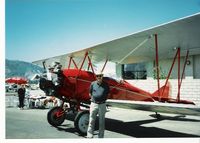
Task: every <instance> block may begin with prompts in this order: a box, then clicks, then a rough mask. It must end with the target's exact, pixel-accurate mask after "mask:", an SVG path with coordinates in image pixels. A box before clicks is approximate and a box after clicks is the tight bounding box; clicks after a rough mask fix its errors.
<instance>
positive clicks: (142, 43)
mask: <svg viewBox="0 0 200 143" xmlns="http://www.w3.org/2000/svg"><path fill="white" fill-rule="evenodd" d="M151 37H152V35H150V36H149V37H147V38H146V39H144V41H142V42H141V43H140V44H139V45H137V47H135V48H134V49H133V50H132V51H131V52H129V53H128V54H127V55H125V56H124V57H123V58H122V59H121V60H120V61H119V63H118V64H120V63H122V62H123V61H124V60H125V59H126V58H127V57H128V56H130V55H131V54H132V53H133V52H135V51H136V50H137V49H138V48H139V47H141V46H142V45H144V44H145V43H146V42H147V41H148V40H149V39H150V38H151Z"/></svg>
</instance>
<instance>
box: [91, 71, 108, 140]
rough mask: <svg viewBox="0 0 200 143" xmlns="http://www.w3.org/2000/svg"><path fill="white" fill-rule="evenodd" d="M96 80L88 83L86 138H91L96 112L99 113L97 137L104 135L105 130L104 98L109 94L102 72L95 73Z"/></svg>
mask: <svg viewBox="0 0 200 143" xmlns="http://www.w3.org/2000/svg"><path fill="white" fill-rule="evenodd" d="M96 78H97V80H96V81H94V82H92V83H91V85H90V91H89V95H90V97H91V104H90V118H89V125H88V131H87V138H93V133H94V127H95V120H96V116H97V114H98V115H99V134H98V137H99V138H103V137H104V130H105V113H106V103H105V102H106V100H107V98H108V94H109V90H110V89H109V86H108V84H107V83H105V82H104V81H103V73H102V72H98V73H97V74H96Z"/></svg>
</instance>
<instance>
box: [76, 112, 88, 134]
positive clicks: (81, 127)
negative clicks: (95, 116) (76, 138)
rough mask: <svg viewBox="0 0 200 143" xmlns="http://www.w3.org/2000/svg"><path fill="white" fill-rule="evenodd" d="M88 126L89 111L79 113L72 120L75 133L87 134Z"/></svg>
mask: <svg viewBox="0 0 200 143" xmlns="http://www.w3.org/2000/svg"><path fill="white" fill-rule="evenodd" d="M88 124H89V111H87V110H85V111H81V112H79V113H78V114H77V115H76V117H75V120H74V126H75V128H76V129H77V132H78V133H79V134H81V135H86V134H87V129H88Z"/></svg>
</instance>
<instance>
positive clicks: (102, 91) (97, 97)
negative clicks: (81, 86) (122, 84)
mask: <svg viewBox="0 0 200 143" xmlns="http://www.w3.org/2000/svg"><path fill="white" fill-rule="evenodd" d="M109 90H110V89H109V86H108V84H107V83H105V82H102V83H101V84H99V83H98V82H97V81H94V82H92V83H91V85H90V94H91V101H92V102H104V101H106V99H107V98H108V93H109Z"/></svg>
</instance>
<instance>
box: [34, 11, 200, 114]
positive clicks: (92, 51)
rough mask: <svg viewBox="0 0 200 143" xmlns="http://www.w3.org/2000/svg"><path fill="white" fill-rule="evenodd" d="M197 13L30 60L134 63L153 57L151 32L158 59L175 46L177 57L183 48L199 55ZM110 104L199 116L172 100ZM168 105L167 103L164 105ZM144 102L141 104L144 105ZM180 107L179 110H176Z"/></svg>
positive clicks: (199, 19) (65, 64)
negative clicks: (77, 49) (85, 46)
mask: <svg viewBox="0 0 200 143" xmlns="http://www.w3.org/2000/svg"><path fill="white" fill-rule="evenodd" d="M199 25H200V13H197V14H195V15H192V16H188V17H185V18H181V19H178V20H175V21H172V22H169V23H166V24H162V25H159V26H156V27H153V28H149V29H146V30H144V31H140V32H136V33H133V34H130V35H128V36H125V37H122V38H119V39H115V40H112V41H108V42H105V43H102V44H98V45H95V46H92V47H89V48H86V49H83V50H80V51H77V52H72V53H69V54H64V55H61V56H56V57H52V58H48V59H43V60H39V61H35V62H33V63H35V64H38V65H42V62H43V61H44V60H45V61H46V63H47V65H50V64H51V62H53V61H58V62H60V63H61V64H62V65H63V67H68V62H69V57H73V59H74V60H75V62H76V63H78V64H79V63H80V62H81V61H82V59H83V58H84V57H85V53H86V52H87V53H88V54H89V57H90V58H91V60H92V63H94V64H95V63H99V62H104V61H105V60H108V61H111V62H115V63H118V64H128V63H137V62H143V61H152V60H155V43H156V42H155V39H156V38H155V35H157V37H158V39H157V40H158V54H159V59H166V58H172V57H174V55H175V51H174V50H175V49H176V48H178V47H179V48H180V49H181V56H185V54H186V52H187V50H189V51H190V55H195V54H200V28H199ZM109 103H110V104H112V105H117V106H118V105H120V106H124V107H130V108H134V109H141V110H150V111H155V112H161V111H162V112H168V113H182V114H193V115H200V114H199V113H200V109H199V107H196V106H193V105H181V104H173V106H172V103H167V104H164V103H157V104H155V102H153V103H147V102H145V103H144V102H142V103H139V102H136V101H116V100H114V101H109ZM169 104H170V106H168V105H169ZM144 105H145V106H144ZM180 108H181V110H180Z"/></svg>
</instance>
